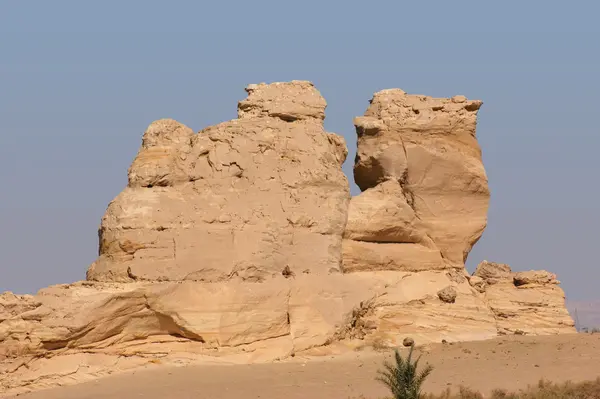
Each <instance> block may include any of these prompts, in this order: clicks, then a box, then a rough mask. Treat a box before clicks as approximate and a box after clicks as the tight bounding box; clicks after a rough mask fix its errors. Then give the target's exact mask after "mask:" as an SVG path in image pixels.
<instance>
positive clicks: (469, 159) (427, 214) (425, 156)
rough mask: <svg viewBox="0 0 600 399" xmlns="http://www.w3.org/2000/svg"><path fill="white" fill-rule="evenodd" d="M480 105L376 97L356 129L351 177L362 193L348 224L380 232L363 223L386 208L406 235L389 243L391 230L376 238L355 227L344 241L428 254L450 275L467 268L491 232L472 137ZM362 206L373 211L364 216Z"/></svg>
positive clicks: (394, 93) (401, 95) (394, 94)
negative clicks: (479, 242) (385, 244)
mask: <svg viewBox="0 0 600 399" xmlns="http://www.w3.org/2000/svg"><path fill="white" fill-rule="evenodd" d="M481 104H482V103H481V101H469V100H467V99H466V98H465V97H463V96H456V97H453V98H451V99H443V98H431V97H426V96H421V95H408V94H406V93H405V92H403V91H402V90H399V89H391V90H383V91H380V92H378V93H375V95H374V96H373V99H372V100H371V105H370V106H369V108H368V109H367V111H366V112H365V115H364V116H363V117H358V118H356V119H355V122H354V123H355V125H356V132H357V134H358V149H357V154H356V160H355V165H354V177H355V180H356V184H358V186H359V187H360V188H361V189H362V190H363V191H364V192H363V193H362V194H361V195H359V196H358V197H355V198H353V199H352V202H351V205H350V211H349V216H348V218H349V221H351V220H353V219H359V220H362V223H367V224H368V223H372V224H373V225H377V224H378V223H377V222H378V219H374V220H373V221H366V220H364V219H363V215H365V216H366V215H370V214H377V213H378V210H380V209H384V208H386V209H389V211H388V213H390V214H393V215H394V216H393V217H392V218H390V219H388V220H387V223H396V225H397V226H398V227H404V226H407V227H408V228H406V229H401V230H402V232H403V234H395V235H393V236H392V235H390V234H386V232H388V231H390V229H389V228H386V229H385V230H384V231H379V232H374V231H373V230H374V228H373V227H372V226H357V227H358V228H359V231H358V232H357V231H356V230H357V229H356V228H354V229H353V231H352V232H351V234H347V238H349V239H358V240H364V241H380V237H384V238H386V242H395V243H401V244H402V245H411V246H415V245H416V246H425V247H426V248H430V249H434V250H436V251H437V252H439V253H440V256H441V258H442V259H443V263H444V264H445V265H446V267H455V268H462V267H464V262H465V260H466V258H467V255H468V253H469V251H470V250H471V248H472V246H473V245H474V244H475V243H476V242H477V240H478V239H479V238H480V237H481V234H482V233H483V230H484V228H485V226H486V222H487V209H488V202H489V197H490V193H489V189H488V185H487V177H486V173H485V170H484V168H483V164H482V162H481V150H480V148H479V145H478V143H477V139H476V137H475V127H476V117H477V112H478V110H479V108H480V106H481ZM382 185H385V186H386V187H385V188H383V187H381V186H382ZM392 188H393V189H392ZM372 190H376V191H375V192H372ZM392 191H393V192H392ZM363 196H366V197H369V198H368V199H363ZM373 197H379V199H378V201H377V202H376V201H373V200H372V199H371V198H373ZM355 203H359V204H356V205H355ZM365 203H368V204H369V205H370V206H372V207H374V208H375V209H373V210H368V209H366V208H367V206H365ZM382 203H385V205H382ZM379 213H381V211H379ZM349 224H350V223H349ZM382 226H383V227H384V226H385V225H382ZM367 235H368V237H366V236H367ZM368 262H369V260H366V261H365V263H368ZM427 262H429V260H428V261H427Z"/></svg>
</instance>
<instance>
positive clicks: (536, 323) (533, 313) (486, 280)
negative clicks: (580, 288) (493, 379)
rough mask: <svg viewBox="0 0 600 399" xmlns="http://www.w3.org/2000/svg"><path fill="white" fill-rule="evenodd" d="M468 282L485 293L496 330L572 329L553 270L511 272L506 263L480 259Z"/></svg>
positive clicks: (545, 331)
mask: <svg viewBox="0 0 600 399" xmlns="http://www.w3.org/2000/svg"><path fill="white" fill-rule="evenodd" d="M474 279H476V280H475V283H474ZM482 282H483V283H482ZM471 284H478V285H479V286H480V288H479V289H478V290H480V292H484V293H485V296H484V298H485V301H486V303H487V305H488V306H489V307H490V309H491V310H492V312H493V313H494V317H495V319H496V325H497V328H498V334H502V335H504V334H533V335H542V334H557V333H571V332H574V323H573V319H572V318H571V316H570V315H569V312H568V311H567V308H566V307H565V295H564V292H563V290H562V289H560V288H559V287H558V284H560V282H559V281H558V280H557V279H556V275H555V274H553V273H549V272H547V271H545V270H530V271H527V272H517V273H513V272H512V270H511V269H510V267H509V266H508V265H504V264H499V263H492V262H487V261H483V262H481V263H480V264H479V265H478V266H477V270H475V273H473V277H471Z"/></svg>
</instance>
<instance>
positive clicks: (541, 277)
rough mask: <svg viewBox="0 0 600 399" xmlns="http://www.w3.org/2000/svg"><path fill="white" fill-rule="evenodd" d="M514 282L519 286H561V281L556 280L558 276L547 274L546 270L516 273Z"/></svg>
mask: <svg viewBox="0 0 600 399" xmlns="http://www.w3.org/2000/svg"><path fill="white" fill-rule="evenodd" d="M513 281H514V283H515V285H517V286H520V285H526V284H560V281H558V280H557V279H556V274H554V273H550V272H547V271H546V270H529V271H527V272H518V273H515V275H514V277H513Z"/></svg>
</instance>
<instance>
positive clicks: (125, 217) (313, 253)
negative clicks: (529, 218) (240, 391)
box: [0, 81, 574, 393]
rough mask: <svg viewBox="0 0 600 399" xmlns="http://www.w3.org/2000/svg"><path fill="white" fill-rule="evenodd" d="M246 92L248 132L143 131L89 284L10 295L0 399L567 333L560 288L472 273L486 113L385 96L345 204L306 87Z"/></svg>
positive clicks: (243, 109) (483, 193) (335, 162)
mask: <svg viewBox="0 0 600 399" xmlns="http://www.w3.org/2000/svg"><path fill="white" fill-rule="evenodd" d="M247 92H248V97H247V99H245V100H243V101H241V102H240V103H239V106H238V118H237V119H235V120H232V121H229V122H224V123H221V124H218V125H216V126H211V127H208V128H206V129H204V130H202V131H201V132H199V133H197V134H196V133H194V132H193V131H192V130H191V129H189V128H188V127H186V126H184V125H182V124H180V123H178V122H176V121H173V120H168V119H165V120H159V121H156V122H154V123H152V124H151V125H150V126H149V127H148V129H147V130H146V132H145V133H144V136H143V140H142V147H141V149H140V151H139V153H138V154H137V156H136V158H135V160H134V162H133V164H132V166H131V168H130V170H129V182H128V186H127V187H126V188H125V189H124V190H123V192H122V193H120V194H119V195H118V196H117V197H116V198H115V199H114V200H113V201H112V202H111V203H110V204H109V206H108V209H107V211H106V214H105V216H104V217H103V219H102V222H101V227H100V231H99V238H100V255H99V257H98V259H97V260H96V262H94V263H93V264H92V265H91V266H90V268H89V269H88V273H87V281H84V282H78V283H74V284H66V285H60V286H53V287H49V288H46V289H43V290H41V291H40V292H39V293H38V294H37V295H35V296H31V295H23V296H19V295H14V294H11V293H4V294H2V295H0V392H10V393H18V392H22V391H26V390H30V389H39V388H44V387H49V386H54V385H56V384H64V383H74V382H79V381H84V380H87V379H92V378H97V377H99V376H102V375H106V374H109V373H113V372H117V371H122V370H129V369H134V368H139V367H148V366H149V365H153V364H156V363H160V364H171V365H182V364H190V363H193V362H201V361H211V362H215V361H221V362H245V363H247V362H260V361H272V360H275V359H284V358H287V357H290V356H295V355H297V354H299V355H306V356H308V355H322V354H334V353H339V352H342V351H348V350H354V349H356V348H359V347H363V346H370V345H377V346H381V345H384V346H385V345H387V346H393V345H400V344H401V343H402V341H403V340H404V339H405V338H408V337H410V338H412V339H414V340H415V341H416V342H417V343H418V344H422V343H427V342H440V341H442V340H443V339H445V340H448V341H459V340H478V339H487V338H492V337H494V336H497V335H499V334H556V333H566V332H574V328H573V322H572V320H571V319H570V317H569V316H568V313H567V312H566V309H565V308H564V294H563V292H562V290H560V288H559V287H558V285H557V284H558V282H557V280H556V278H555V276H554V275H552V274H550V273H548V272H544V271H539V272H524V273H513V272H512V270H511V269H510V267H509V266H507V265H502V264H494V263H490V262H484V263H482V264H481V265H480V266H479V267H478V269H477V271H476V272H475V273H474V274H473V275H471V276H469V275H468V273H467V272H466V270H465V268H464V261H465V259H466V257H467V255H468V253H469V251H470V250H471V248H472V246H473V245H474V244H475V242H476V241H477V240H478V239H479V237H480V236H481V234H482V231H483V229H484V228H485V225H486V214H487V207H488V201H489V190H488V188H487V179H486V175H485V171H484V168H483V165H482V162H481V154H480V149H479V146H478V144H477V141H476V138H475V126H476V114H477V111H478V109H479V107H480V106H481V102H479V101H468V100H466V99H465V98H464V97H460V96H459V97H454V98H452V99H434V98H430V97H424V96H413V95H407V94H405V93H404V92H402V91H401V90H385V91H382V92H379V93H376V94H375V96H374V97H373V100H372V101H371V105H370V107H369V108H368V110H367V112H366V114H365V116H364V117H360V118H357V119H356V121H355V124H356V129H357V134H358V154H357V158H356V164H355V179H356V182H357V184H358V185H359V186H360V187H361V188H362V189H363V192H362V193H361V194H360V195H358V196H356V197H354V198H352V199H350V196H349V187H348V182H347V180H346V177H345V176H344V175H343V173H342V169H341V165H342V163H343V162H344V160H345V158H346V155H347V149H346V146H345V143H344V140H343V139H342V138H341V137H340V136H338V135H335V134H333V133H328V132H326V131H325V130H324V128H323V119H324V116H325V105H326V104H325V100H324V99H323V97H322V96H321V95H320V93H319V92H318V91H317V90H316V89H315V88H314V86H313V85H312V84H311V83H309V82H304V81H293V82H287V83H273V84H268V85H267V84H259V85H250V86H248V88H247ZM207 359H209V360H207Z"/></svg>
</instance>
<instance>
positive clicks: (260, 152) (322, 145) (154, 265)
mask: <svg viewBox="0 0 600 399" xmlns="http://www.w3.org/2000/svg"><path fill="white" fill-rule="evenodd" d="M247 91H248V93H249V96H248V98H247V99H246V100H244V101H241V102H240V104H239V119H236V120H233V121H229V122H224V123H221V124H219V125H216V126H211V127H208V128H206V129H204V130H203V131H201V132H200V133H198V134H193V132H192V131H191V129H189V128H187V127H185V126H183V125H181V124H180V123H178V122H175V121H172V120H160V121H156V122H154V123H152V124H151V125H150V126H149V127H148V129H147V130H146V133H144V138H143V142H142V148H141V150H140V152H139V153H138V156H137V157H136V159H135V160H134V162H133V165H132V166H131V168H130V171H129V185H128V187H127V188H126V189H125V190H124V191H123V192H122V193H121V194H119V195H118V196H117V198H115V200H114V201H112V202H111V204H110V205H109V207H108V210H107V212H106V214H105V216H104V218H103V219H102V225H101V228H100V257H99V258H98V260H97V261H96V262H95V263H94V264H93V265H92V266H91V267H90V268H89V270H88V275H87V277H88V279H89V280H96V281H121V282H128V281H147V280H149V281H182V280H194V281H224V280H228V279H231V278H240V279H242V280H248V281H264V280H265V279H267V278H270V277H272V276H276V275H280V274H281V272H282V271H283V269H284V268H285V267H286V266H288V267H289V268H291V270H292V271H299V270H304V269H306V268H308V269H309V270H310V272H311V273H316V274H328V273H329V272H331V271H336V272H338V271H339V270H340V263H341V240H342V234H343V231H344V227H345V224H346V219H347V207H348V200H349V188H348V182H347V179H346V177H345V176H344V174H343V173H342V170H341V165H342V163H343V162H344V160H345V157H346V154H347V150H346V147H345V144H344V140H343V138H341V137H340V136H337V135H334V134H333V133H327V132H326V131H325V130H324V128H323V118H324V110H325V105H326V103H325V100H324V99H323V97H322V96H321V95H320V94H319V92H318V91H317V90H316V89H315V88H314V86H313V85H312V84H311V83H309V82H302V81H293V82H289V83H274V84H270V85H265V84H260V85H251V86H249V88H248V89H247Z"/></svg>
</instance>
